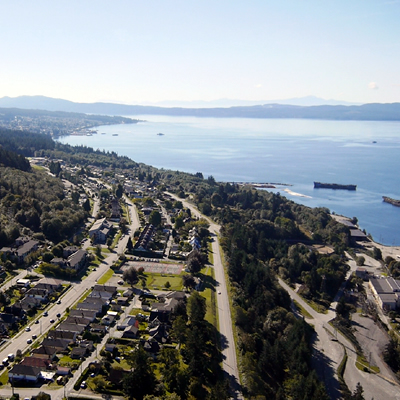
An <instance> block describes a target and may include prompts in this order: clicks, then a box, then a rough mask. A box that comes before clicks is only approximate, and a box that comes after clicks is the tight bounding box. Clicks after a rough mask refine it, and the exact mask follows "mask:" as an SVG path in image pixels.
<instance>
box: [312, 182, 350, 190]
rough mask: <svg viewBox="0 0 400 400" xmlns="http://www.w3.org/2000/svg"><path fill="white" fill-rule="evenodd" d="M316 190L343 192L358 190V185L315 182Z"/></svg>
mask: <svg viewBox="0 0 400 400" xmlns="http://www.w3.org/2000/svg"><path fill="white" fill-rule="evenodd" d="M314 189H342V190H356V189H357V185H341V184H339V183H321V182H314Z"/></svg>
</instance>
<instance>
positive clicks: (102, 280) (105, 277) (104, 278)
mask: <svg viewBox="0 0 400 400" xmlns="http://www.w3.org/2000/svg"><path fill="white" fill-rule="evenodd" d="M113 274H114V271H113V270H112V269H111V268H110V269H109V270H108V271H107V272H106V273H105V274H104V275H103V276H102V277H101V278H100V279H99V280H98V281H97V283H98V284H99V285H104V284H105V283H106V282H108V280H109V279H110V278H111V277H112V276H113Z"/></svg>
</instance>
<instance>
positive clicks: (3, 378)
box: [0, 369, 8, 385]
mask: <svg viewBox="0 0 400 400" xmlns="http://www.w3.org/2000/svg"><path fill="white" fill-rule="evenodd" d="M7 383H8V369H6V370H5V371H4V372H3V373H2V374H1V375H0V384H2V385H7Z"/></svg>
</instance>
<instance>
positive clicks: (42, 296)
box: [25, 287, 49, 303]
mask: <svg viewBox="0 0 400 400" xmlns="http://www.w3.org/2000/svg"><path fill="white" fill-rule="evenodd" d="M48 294H49V291H48V290H47V289H40V288H37V287H33V288H30V289H29V290H28V291H27V292H26V293H25V296H26V297H32V298H34V299H37V300H40V301H41V302H42V303H44V302H47V301H48V300H49V298H48Z"/></svg>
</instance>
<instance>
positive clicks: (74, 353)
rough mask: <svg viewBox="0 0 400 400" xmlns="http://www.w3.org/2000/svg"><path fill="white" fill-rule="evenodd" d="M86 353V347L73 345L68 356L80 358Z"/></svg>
mask: <svg viewBox="0 0 400 400" xmlns="http://www.w3.org/2000/svg"><path fill="white" fill-rule="evenodd" d="M87 354H88V349H87V348H85V347H74V348H73V349H72V350H71V354H70V357H71V358H73V359H81V358H85V357H86V355H87Z"/></svg>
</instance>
